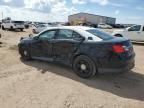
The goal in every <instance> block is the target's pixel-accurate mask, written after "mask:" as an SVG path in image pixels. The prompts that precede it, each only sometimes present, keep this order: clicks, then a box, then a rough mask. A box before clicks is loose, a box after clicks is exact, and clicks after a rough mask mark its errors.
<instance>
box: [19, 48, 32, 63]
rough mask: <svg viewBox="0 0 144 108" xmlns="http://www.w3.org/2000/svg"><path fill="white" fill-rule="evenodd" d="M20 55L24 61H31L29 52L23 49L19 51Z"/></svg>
mask: <svg viewBox="0 0 144 108" xmlns="http://www.w3.org/2000/svg"><path fill="white" fill-rule="evenodd" d="M19 52H20V55H21V57H22V59H24V60H31V56H30V53H29V51H28V50H25V49H23V48H20V49H19Z"/></svg>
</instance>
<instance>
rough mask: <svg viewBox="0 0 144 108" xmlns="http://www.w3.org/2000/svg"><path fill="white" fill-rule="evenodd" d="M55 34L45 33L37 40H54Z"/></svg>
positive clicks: (51, 32) (53, 31) (53, 32)
mask: <svg viewBox="0 0 144 108" xmlns="http://www.w3.org/2000/svg"><path fill="white" fill-rule="evenodd" d="M55 33H56V31H55V30H51V31H46V32H44V33H42V34H40V35H39V39H40V40H50V39H52V38H54V36H55Z"/></svg>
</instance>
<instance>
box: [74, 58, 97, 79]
mask: <svg viewBox="0 0 144 108" xmlns="http://www.w3.org/2000/svg"><path fill="white" fill-rule="evenodd" d="M73 69H74V71H75V72H76V74H77V75H78V76H80V77H82V78H90V77H93V76H94V75H95V74H96V65H95V63H94V62H93V61H92V60H91V59H90V58H89V57H87V56H84V55H81V56H78V57H77V58H76V59H75V60H74V62H73Z"/></svg>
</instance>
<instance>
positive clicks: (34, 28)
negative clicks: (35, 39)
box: [32, 24, 48, 34]
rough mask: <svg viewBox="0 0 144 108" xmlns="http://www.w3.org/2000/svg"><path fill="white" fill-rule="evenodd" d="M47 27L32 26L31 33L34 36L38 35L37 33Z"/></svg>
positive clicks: (40, 25) (44, 25) (43, 25)
mask: <svg viewBox="0 0 144 108" xmlns="http://www.w3.org/2000/svg"><path fill="white" fill-rule="evenodd" d="M47 27H48V25H46V24H39V25H33V27H32V28H33V29H32V31H33V33H35V34H38V33H40V32H41V31H43V30H45V29H46V28H47Z"/></svg>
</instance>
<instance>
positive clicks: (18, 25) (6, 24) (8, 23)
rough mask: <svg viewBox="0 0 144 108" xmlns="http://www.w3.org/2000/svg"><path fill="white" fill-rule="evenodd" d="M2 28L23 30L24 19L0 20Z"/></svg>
mask: <svg viewBox="0 0 144 108" xmlns="http://www.w3.org/2000/svg"><path fill="white" fill-rule="evenodd" d="M1 26H2V29H3V30H5V29H8V30H16V29H19V30H21V31H23V29H24V28H25V27H24V21H12V20H4V21H3V22H2V25H1Z"/></svg>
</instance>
